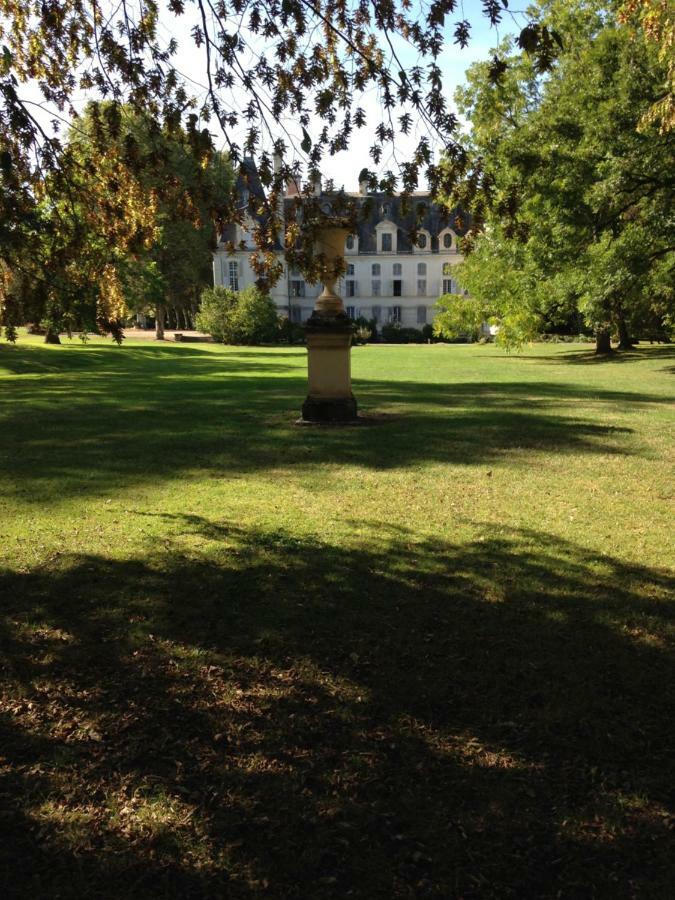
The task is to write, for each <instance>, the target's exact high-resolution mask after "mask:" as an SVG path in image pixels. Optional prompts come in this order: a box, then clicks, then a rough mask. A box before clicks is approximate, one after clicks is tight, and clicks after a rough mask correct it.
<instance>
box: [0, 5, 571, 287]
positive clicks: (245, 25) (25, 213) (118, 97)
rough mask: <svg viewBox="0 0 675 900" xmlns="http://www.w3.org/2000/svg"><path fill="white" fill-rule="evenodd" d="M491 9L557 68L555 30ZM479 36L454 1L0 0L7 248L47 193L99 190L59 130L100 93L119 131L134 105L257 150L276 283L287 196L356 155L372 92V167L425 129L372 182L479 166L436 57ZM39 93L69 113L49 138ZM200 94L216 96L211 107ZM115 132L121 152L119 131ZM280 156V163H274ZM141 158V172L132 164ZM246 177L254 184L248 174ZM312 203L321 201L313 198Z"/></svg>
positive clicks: (263, 229)
mask: <svg viewBox="0 0 675 900" xmlns="http://www.w3.org/2000/svg"><path fill="white" fill-rule="evenodd" d="M453 14H454V15H453ZM483 14H484V15H485V16H486V17H487V19H488V20H489V22H490V23H491V24H492V25H497V24H498V23H499V22H500V21H501V20H502V18H503V17H505V16H506V17H509V16H510V17H512V18H513V20H514V21H517V22H519V23H520V25H522V24H523V22H524V21H525V22H526V24H525V27H523V28H522V29H521V34H520V42H521V45H522V46H523V47H525V48H527V50H528V52H531V53H533V54H534V58H536V60H537V62H538V64H539V65H540V67H541V68H542V69H545V68H547V67H549V66H550V65H551V63H552V60H553V58H554V56H555V53H556V52H557V41H556V36H555V35H553V34H552V33H550V32H549V30H548V29H547V27H546V25H545V24H544V23H539V22H528V21H527V20H526V19H525V20H523V18H522V17H515V16H513V14H511V13H509V11H508V3H507V2H506V0H501V2H500V0H490V2H486V3H484V4H483ZM450 17H452V19H451V18H450ZM172 26H173V30H174V31H175V32H176V33H179V32H182V33H183V34H184V35H186V36H188V35H189V37H187V40H188V41H189V42H191V43H193V44H194V45H195V47H196V48H197V49H198V50H199V52H201V53H202V54H203V56H202V60H203V65H202V69H201V71H197V72H195V73H191V74H190V75H189V76H188V77H186V76H184V75H183V74H182V73H181V72H179V71H178V69H177V68H176V66H175V65H174V56H175V54H176V51H177V47H178V42H177V40H176V38H175V37H171V36H169V37H166V38H165V35H166V34H167V32H169V34H170V32H171V30H172ZM470 34H471V22H470V21H468V20H467V19H466V18H465V16H464V14H463V12H461V11H460V10H459V9H456V3H455V2H454V0H433V2H432V3H431V4H430V5H429V7H428V8H426V9H425V10H424V11H423V13H420V10H418V9H417V8H416V7H414V6H412V5H411V4H410V3H409V2H408V0H398V2H392V0H373V2H372V4H365V5H364V4H363V3H357V2H352V0H337V2H335V3H332V4H323V5H321V7H320V8H319V7H317V6H314V5H312V4H311V3H307V2H306V0H271V2H267V0H252V2H250V3H248V4H246V5H245V6H244V5H242V4H240V3H237V2H235V3H234V5H230V4H228V3H226V2H221V3H212V2H209V0H196V2H195V3H194V4H188V5H186V4H185V3H184V2H183V0H167V2H165V3H158V2H155V0H148V2H145V0H144V2H141V3H140V4H134V3H131V2H130V0H119V2H117V0H115V2H112V0H102V2H101V0H66V2H63V3H58V4H53V3H46V4H45V3H42V2H39V0H29V2H25V0H0V50H1V52H0V135H1V137H0V171H1V172H2V185H1V187H2V190H1V191H0V238H1V239H0V247H1V248H2V252H3V254H4V253H5V252H6V251H8V248H9V247H10V245H11V248H12V249H13V250H17V249H18V248H19V247H20V246H21V242H22V234H21V232H22V231H23V229H24V228H25V226H26V222H27V221H28V219H30V217H31V216H32V215H34V214H36V206H37V205H38V204H39V199H38V198H42V199H44V198H45V197H46V198H47V199H48V200H49V201H50V202H51V201H54V200H56V201H57V202H58V200H59V198H60V197H61V196H62V193H63V191H64V189H65V186H66V185H67V184H70V183H73V182H75V183H77V189H78V193H80V194H81V193H82V192H85V193H86V191H87V190H88V188H89V187H90V185H87V184H83V183H81V182H78V168H79V167H80V165H81V163H80V161H79V160H78V159H77V158H76V157H75V156H74V155H73V154H70V153H69V152H68V148H67V146H65V145H64V141H63V137H62V133H61V122H62V121H63V120H64V117H71V119H73V120H75V121H77V118H78V111H77V109H76V105H75V98H77V99H78V100H79V99H80V98H81V97H82V96H85V97H88V98H92V97H94V96H97V97H99V98H103V99H104V100H105V101H106V102H107V103H108V104H109V118H110V124H111V125H112V126H113V129H114V128H116V127H117V126H118V125H119V121H120V119H121V112H122V110H123V109H124V108H125V107H126V108H130V109H132V110H134V114H135V115H141V116H143V117H147V118H148V119H149V120H150V121H151V122H152V123H153V125H154V127H155V128H156V129H157V131H161V132H165V133H167V134H168V135H170V136H173V135H177V134H179V133H181V132H182V133H183V134H184V135H185V137H186V139H187V141H188V143H189V144H190V147H191V148H192V151H193V152H194V154H195V156H196V157H198V158H203V157H204V156H205V155H207V154H209V153H210V152H212V150H213V140H212V136H211V134H210V131H209V128H210V127H212V124H213V125H215V126H217V127H218V129H219V131H220V136H221V138H222V139H223V140H224V141H225V143H226V145H227V151H228V154H229V157H230V159H231V160H232V162H233V164H234V165H239V164H241V163H242V162H243V159H244V158H245V157H246V156H253V155H258V156H259V157H260V159H259V165H258V172H259V175H260V178H261V181H262V184H263V185H264V186H265V188H266V189H267V191H268V196H267V198H266V200H265V202H263V204H262V206H263V211H264V213H265V216H264V217H262V218H259V228H258V229H257V235H256V240H257V244H258V252H256V253H254V254H253V257H254V263H255V265H256V266H260V267H261V272H260V273H259V274H262V269H264V268H268V269H271V270H272V275H275V274H278V270H277V269H275V265H276V260H275V258H274V254H273V253H272V252H271V251H272V249H273V247H274V244H275V241H277V240H279V239H282V237H283V235H282V234H281V229H282V223H281V220H280V217H279V207H280V203H279V200H280V193H281V190H282V188H283V186H284V185H285V183H286V181H287V179H288V178H289V177H293V176H294V177H296V178H297V177H299V175H300V174H301V168H302V166H301V165H300V164H295V163H294V164H291V163H290V161H289V157H290V156H291V155H295V156H296V157H297V156H299V155H300V154H302V156H303V158H304V161H305V163H306V168H307V169H308V170H309V174H310V175H311V176H315V175H316V174H318V172H319V169H320V167H321V162H322V159H323V158H324V156H325V155H326V154H334V153H338V152H340V151H343V150H345V149H347V148H348V146H349V144H350V141H351V139H352V137H353V135H354V133H355V132H356V131H358V130H360V129H362V128H364V127H365V126H366V124H367V115H366V111H365V107H366V103H365V101H364V99H363V98H364V97H367V96H368V95H369V94H370V93H371V92H372V90H373V89H374V90H375V91H377V93H378V94H379V99H380V101H381V105H382V108H383V109H384V110H386V114H385V116H383V117H380V115H379V113H378V114H377V118H376V121H375V122H373V123H371V125H372V126H373V127H372V133H373V142H372V146H371V148H370V156H371V160H372V164H373V167H377V166H379V165H380V163H381V162H382V160H383V159H386V154H387V152H388V151H389V150H390V149H392V148H393V146H394V144H395V141H396V138H397V136H398V135H399V134H401V133H403V134H410V133H413V129H414V127H415V121H416V120H418V121H419V122H420V126H421V127H420V136H419V140H418V142H417V146H416V149H415V151H414V152H413V154H412V157H411V159H409V160H408V161H406V162H405V163H403V164H402V165H401V166H400V167H399V170H398V171H397V172H392V171H390V170H389V171H387V172H385V173H384V174H383V176H382V178H381V179H378V178H377V176H376V174H375V172H374V171H373V170H370V169H369V170H367V171H366V173H364V175H366V176H367V180H368V182H369V184H370V185H371V187H372V186H378V185H379V186H380V187H381V188H382V189H384V190H393V189H394V187H396V186H397V185H398V186H401V187H403V188H404V190H405V191H406V192H408V193H410V192H411V191H412V189H413V188H414V187H415V185H416V184H417V182H418V180H419V178H420V176H421V175H422V174H424V173H425V170H426V173H427V174H428V177H429V179H430V181H431V183H432V185H434V186H436V185H437V184H439V182H440V180H441V179H444V180H445V181H446V187H447V186H448V184H449V183H450V181H452V179H453V178H456V177H458V176H459V175H460V174H463V173H465V171H466V167H467V157H466V155H465V154H464V153H463V151H462V149H461V147H460V146H459V145H458V144H457V142H456V136H457V126H458V121H457V118H456V116H455V115H454V114H453V113H452V112H451V111H450V109H449V107H448V99H447V98H446V97H445V96H444V93H443V85H442V78H441V74H442V73H441V68H440V66H439V64H438V59H439V56H440V54H441V53H442V52H443V49H444V46H445V44H446V41H448V40H452V41H454V42H455V43H456V44H459V45H460V46H461V47H465V46H467V44H468V42H469V39H470ZM400 41H404V42H406V43H407V44H408V45H410V46H411V48H412V50H413V53H412V56H411V62H410V64H408V63H407V61H406V62H403V61H401V59H400V57H399V54H398V51H397V49H396V44H397V43H399V42H400ZM27 84H32V85H33V86H35V87H36V88H37V89H38V90H39V92H40V94H41V101H42V102H41V103H40V104H38V105H41V106H44V107H45V108H46V109H47V110H49V111H52V110H54V111H56V115H55V116H54V118H53V119H52V121H51V122H50V124H49V126H47V127H45V126H44V124H43V121H42V119H41V118H37V117H36V115H35V113H34V109H35V106H34V101H32V100H28V99H27V98H26V97H25V96H24V87H25V85H27ZM196 84H204V85H205V86H206V87H205V91H204V92H200V93H199V96H196V95H195V91H194V85H196ZM66 120H67V118H66ZM289 121H290V122H292V123H293V126H292V127H291V130H290V131H289V130H288V129H287V126H286V124H285V123H287V122H289ZM240 127H242V128H243V129H244V130H245V136H244V138H243V140H242V141H241V142H240V143H238V142H236V141H235V140H234V139H233V137H232V135H233V134H234V133H235V131H236V130H237V129H238V128H240ZM296 128H297V129H298V132H299V133H298V132H296V130H295V129H296ZM109 134H110V135H111V137H112V138H113V142H114V140H115V139H116V138H117V136H118V135H116V134H115V133H114V130H111V131H109ZM101 135H103V132H102V133H101ZM300 135H301V137H300ZM432 137H434V138H440V140H441V141H442V142H443V144H444V145H445V146H446V147H448V150H449V153H450V154H451V156H452V159H453V165H452V167H448V166H446V167H445V168H440V167H439V166H437V165H434V164H433V161H432V151H431V138H432ZM272 150H274V152H275V153H277V154H279V158H280V159H281V165H280V166H278V167H276V168H274V167H273V164H272V158H271V151H272ZM129 156H130V159H129V160H128V162H129V163H130V164H131V165H132V167H135V165H136V162H137V160H136V158H135V155H134V153H133V152H131V153H130V154H129ZM241 173H242V176H244V177H247V173H246V169H245V167H243V166H242V168H241ZM56 174H57V175H58V182H59V183H56V181H55V179H54V177H53V176H54V175H56ZM94 181H95V179H94ZM92 186H93V185H92ZM78 199H79V198H78ZM304 199H306V200H307V201H308V203H311V190H309V189H308V190H307V191H306V192H305V196H304ZM83 202H84V203H85V204H86V203H87V200H83ZM257 205H260V204H259V203H258V204H257ZM255 207H256V201H252V203H251V208H250V209H249V212H260V210H257V209H256V208H255ZM214 212H215V213H216V214H217V215H218V217H219V219H220V221H231V220H232V219H237V220H240V221H241V220H243V217H244V216H245V212H246V211H245V210H242V209H241V208H238V206H237V203H236V200H235V198H234V196H233V195H232V194H230V195H229V197H227V198H225V199H224V200H223V203H222V204H220V205H219V207H218V208H217V209H214ZM295 244H296V235H295V234H294V233H293V232H292V228H291V233H290V234H289V235H288V239H287V242H286V246H287V247H288V248H289V250H291V252H293V249H294V247H295ZM8 255H9V253H8ZM7 261H9V259H8V260H7Z"/></svg>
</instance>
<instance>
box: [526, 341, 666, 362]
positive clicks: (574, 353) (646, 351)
mask: <svg viewBox="0 0 675 900" xmlns="http://www.w3.org/2000/svg"><path fill="white" fill-rule="evenodd" d="M520 358H521V359H526V358H528V357H524V356H523V357H520ZM529 359H533V357H529ZM536 359H537V360H538V361H541V362H545V363H547V364H549V365H550V364H551V363H554V364H558V365H567V364H573V365H574V364H576V365H602V364H610V363H626V362H632V363H634V362H647V361H649V360H660V359H665V360H669V359H675V346H673V345H671V344H668V345H667V346H665V347H652V346H650V347H649V348H647V347H643V348H640V347H639V346H638V347H635V348H634V349H633V350H613V351H612V352H611V353H596V352H595V351H594V350H570V351H568V352H566V353H556V354H554V355H548V356H537V357H536Z"/></svg>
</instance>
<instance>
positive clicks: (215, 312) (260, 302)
mask: <svg viewBox="0 0 675 900" xmlns="http://www.w3.org/2000/svg"><path fill="white" fill-rule="evenodd" d="M195 324H196V325H197V328H198V329H199V330H200V331H205V332H206V333H207V334H210V335H211V336H212V337H213V339H214V340H216V341H219V342H220V343H222V344H263V343H268V342H271V341H275V340H277V339H278V338H279V336H280V323H279V315H278V313H277V308H276V306H275V305H274V301H273V300H272V298H271V297H269V296H268V295H267V294H263V292H262V291H261V290H259V289H258V288H257V287H255V285H249V287H246V288H244V290H243V291H239V292H236V291H232V290H230V289H229V288H225V287H222V286H221V285H218V286H217V287H214V288H207V289H206V290H205V291H204V292H203V293H202V301H201V307H200V310H199V312H198V313H197V316H196V318H195Z"/></svg>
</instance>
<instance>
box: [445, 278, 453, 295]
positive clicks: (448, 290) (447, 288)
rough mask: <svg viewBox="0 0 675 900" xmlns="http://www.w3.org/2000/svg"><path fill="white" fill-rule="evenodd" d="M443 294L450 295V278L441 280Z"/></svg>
mask: <svg viewBox="0 0 675 900" xmlns="http://www.w3.org/2000/svg"><path fill="white" fill-rule="evenodd" d="M443 293H444V294H451V293H452V278H444V279H443Z"/></svg>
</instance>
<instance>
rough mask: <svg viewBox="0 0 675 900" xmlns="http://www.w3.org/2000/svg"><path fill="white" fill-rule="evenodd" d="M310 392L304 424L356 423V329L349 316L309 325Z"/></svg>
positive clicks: (312, 320) (316, 318) (317, 317)
mask: <svg viewBox="0 0 675 900" xmlns="http://www.w3.org/2000/svg"><path fill="white" fill-rule="evenodd" d="M306 335H307V370H308V376H309V391H308V394H307V399H306V400H305V402H304V403H303V405H302V421H303V422H321V423H326V422H352V421H354V420H355V419H356V400H355V399H354V395H353V394H352V376H351V345H352V328H351V322H350V320H349V318H348V317H347V315H346V314H344V313H343V314H342V316H332V317H328V316H320V315H317V314H316V313H315V314H314V315H313V316H312V317H311V318H310V319H309V321H308V322H307V325H306Z"/></svg>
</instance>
